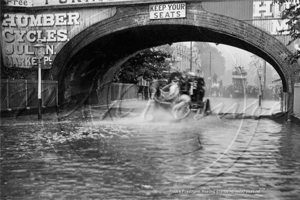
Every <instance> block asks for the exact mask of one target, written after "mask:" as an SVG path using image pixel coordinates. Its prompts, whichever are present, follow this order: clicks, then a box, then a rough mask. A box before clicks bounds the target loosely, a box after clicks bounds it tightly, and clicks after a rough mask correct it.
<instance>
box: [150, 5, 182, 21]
mask: <svg viewBox="0 0 300 200" xmlns="http://www.w3.org/2000/svg"><path fill="white" fill-rule="evenodd" d="M149 14H150V19H176V18H185V17H186V4H185V3H169V4H156V5H150V6H149Z"/></svg>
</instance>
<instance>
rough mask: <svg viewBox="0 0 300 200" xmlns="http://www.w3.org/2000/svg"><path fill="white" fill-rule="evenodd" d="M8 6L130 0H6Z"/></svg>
mask: <svg viewBox="0 0 300 200" xmlns="http://www.w3.org/2000/svg"><path fill="white" fill-rule="evenodd" d="M5 1H6V4H7V5H8V6H16V7H38V6H59V5H77V4H92V3H103V2H124V1H130V0H5Z"/></svg>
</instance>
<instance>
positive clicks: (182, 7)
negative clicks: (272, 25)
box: [1, 0, 300, 110]
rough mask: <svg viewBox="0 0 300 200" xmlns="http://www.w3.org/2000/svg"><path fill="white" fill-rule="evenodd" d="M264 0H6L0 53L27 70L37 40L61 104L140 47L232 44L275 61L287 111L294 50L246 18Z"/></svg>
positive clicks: (105, 77)
mask: <svg viewBox="0 0 300 200" xmlns="http://www.w3.org/2000/svg"><path fill="white" fill-rule="evenodd" d="M265 2H268V1H265ZM268 5H269V6H271V4H268V3H265V4H263V3H261V1H256V0H252V1H248V0H242V1H234V0H232V1H230V0H229V1H228V0H213V1H209V0H201V1H199V0H173V1H172V0H159V1H158V0H147V1H142V0H136V1H133V0H132V1H126V0H123V1H121V0H119V1H118V0H116V1H101V0H98V1H97V0H86V1H83V0H45V1H38V0H19V1H6V5H4V6H3V8H2V9H3V12H2V13H3V14H2V15H3V16H2V17H3V21H2V44H1V48H2V58H3V62H4V64H5V65H6V66H8V67H12V66H14V67H22V68H31V67H33V66H34V65H36V63H37V59H36V57H35V55H34V51H33V49H34V48H33V46H34V45H35V44H36V43H37V42H38V41H40V42H42V43H43V44H44V45H46V54H45V57H44V59H43V63H42V64H43V68H44V70H43V72H42V76H43V79H44V80H45V79H46V80H47V79H48V80H57V81H58V83H59V101H60V102H62V101H63V100H64V98H65V94H66V92H67V91H68V92H69V93H71V95H73V96H88V95H89V94H90V93H91V92H92V91H95V90H96V89H99V87H100V88H101V87H102V86H103V85H105V84H107V83H109V82H111V81H112V79H113V76H114V74H115V72H116V71H117V70H118V69H119V68H120V66H121V65H122V64H123V63H125V62H126V61H127V60H128V59H129V58H130V57H132V56H134V55H135V54H136V53H137V52H139V51H141V50H143V49H145V48H150V47H154V46H159V45H164V44H172V43H176V42H182V41H201V42H213V43H217V44H225V45H231V46H234V47H238V48H241V49H244V50H246V51H248V52H251V53H253V54H255V55H257V56H259V57H261V58H263V59H264V60H266V61H267V62H268V63H270V64H271V65H272V66H273V67H274V69H275V70H276V71H277V72H278V74H279V76H280V77H281V79H282V84H283V91H284V92H286V93H288V94H289V97H290V98H288V101H289V102H288V105H289V106H290V107H289V110H292V106H293V86H294V83H295V77H296V75H297V73H299V69H300V66H299V64H298V63H290V62H289V60H288V57H289V56H290V55H291V54H292V50H291V49H289V48H288V47H287V46H286V45H285V44H284V42H282V41H280V40H279V39H278V38H276V37H275V36H274V35H272V34H271V33H270V32H268V31H265V30H262V29H261V28H259V27H257V26H255V24H253V20H251V19H253V18H252V17H253V16H254V15H253V13H254V14H255V12H256V11H257V9H258V11H257V13H258V14H259V15H260V16H262V15H263V14H264V15H265V16H268V15H270V13H268V12H270V11H268V10H263V8H264V6H265V7H266V6H268ZM255 6H257V7H255ZM226 8H227V9H232V10H231V11H230V12H224V9H226ZM255 9H256V10H255ZM227 11H228V10H227ZM226 13H230V14H226ZM257 13H256V14H257ZM271 14H272V13H271ZM256 16H257V15H256ZM249 20H250V21H249Z"/></svg>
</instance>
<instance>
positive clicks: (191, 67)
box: [190, 41, 193, 72]
mask: <svg viewBox="0 0 300 200" xmlns="http://www.w3.org/2000/svg"><path fill="white" fill-rule="evenodd" d="M192 48H193V42H192V41H191V47H190V51H191V52H190V53H191V57H190V71H191V72H192V69H193V50H192Z"/></svg>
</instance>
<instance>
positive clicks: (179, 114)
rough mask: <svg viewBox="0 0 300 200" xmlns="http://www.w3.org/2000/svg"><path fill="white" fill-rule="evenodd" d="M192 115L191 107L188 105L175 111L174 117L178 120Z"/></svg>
mask: <svg viewBox="0 0 300 200" xmlns="http://www.w3.org/2000/svg"><path fill="white" fill-rule="evenodd" d="M190 113H191V109H190V105H189V104H186V105H184V106H182V107H181V108H179V109H178V110H176V111H175V113H174V116H175V118H176V119H184V118H186V117H187V116H188V115H189V114H190Z"/></svg>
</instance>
